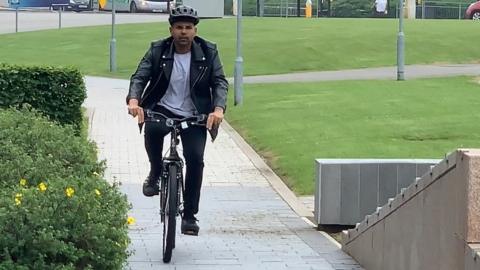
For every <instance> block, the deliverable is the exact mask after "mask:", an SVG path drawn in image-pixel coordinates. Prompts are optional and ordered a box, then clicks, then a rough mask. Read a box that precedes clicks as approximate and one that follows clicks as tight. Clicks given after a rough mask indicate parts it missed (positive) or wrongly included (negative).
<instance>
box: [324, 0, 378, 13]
mask: <svg viewBox="0 0 480 270" xmlns="http://www.w3.org/2000/svg"><path fill="white" fill-rule="evenodd" d="M374 2H375V1H369V0H336V1H332V16H334V17H371V16H372V14H373V3H374Z"/></svg>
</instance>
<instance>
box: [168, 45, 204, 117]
mask: <svg viewBox="0 0 480 270" xmlns="http://www.w3.org/2000/svg"><path fill="white" fill-rule="evenodd" d="M191 57H192V53H191V52H188V53H184V54H178V53H175V54H174V55H173V69H172V75H171V76H170V83H169V84H168V88H167V91H166V93H165V95H164V96H163V97H162V99H161V100H160V102H158V104H159V105H161V106H163V107H165V108H167V109H168V110H169V111H171V112H172V113H174V114H176V115H179V116H184V117H189V116H193V115H195V114H197V112H196V110H195V105H193V101H192V98H191V96H190V62H191Z"/></svg>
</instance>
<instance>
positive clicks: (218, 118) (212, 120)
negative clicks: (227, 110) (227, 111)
mask: <svg viewBox="0 0 480 270" xmlns="http://www.w3.org/2000/svg"><path fill="white" fill-rule="evenodd" d="M222 120H223V108H222V107H215V110H214V111H213V112H212V113H210V114H209V115H208V119H207V129H208V130H211V129H212V128H217V127H218V126H219V125H220V123H221V122H222Z"/></svg>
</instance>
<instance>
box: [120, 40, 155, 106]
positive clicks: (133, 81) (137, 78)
mask: <svg viewBox="0 0 480 270" xmlns="http://www.w3.org/2000/svg"><path fill="white" fill-rule="evenodd" d="M152 63H153V56H152V47H150V48H149V49H148V51H147V52H146V53H145V55H144V56H143V58H142V60H140V63H139V64H138V67H137V70H136V71H135V73H133V75H132V77H131V78H130V88H129V91H128V95H127V100H126V101H127V104H128V103H129V100H130V99H136V100H138V101H139V100H140V99H141V97H142V94H143V90H144V89H145V86H146V85H147V83H148V81H149V80H150V77H151V74H152Z"/></svg>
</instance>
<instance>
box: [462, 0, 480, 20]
mask: <svg viewBox="0 0 480 270" xmlns="http://www.w3.org/2000/svg"><path fill="white" fill-rule="evenodd" d="M465 18H467V19H472V20H480V1H477V2H475V3H472V4H471V5H470V6H468V8H467V11H465Z"/></svg>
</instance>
